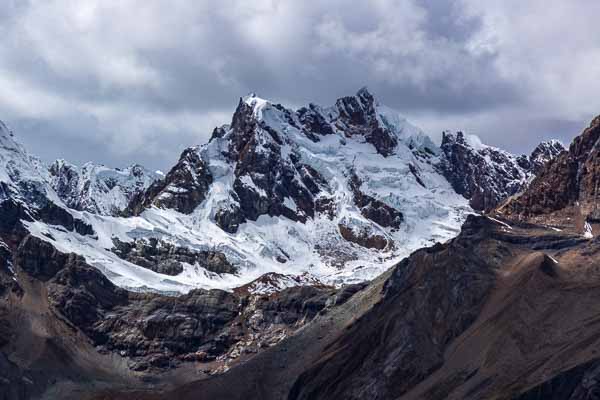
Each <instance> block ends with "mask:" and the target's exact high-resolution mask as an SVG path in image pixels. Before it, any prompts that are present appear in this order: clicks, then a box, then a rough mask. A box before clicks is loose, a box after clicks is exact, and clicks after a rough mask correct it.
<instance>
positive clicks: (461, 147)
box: [439, 132, 564, 211]
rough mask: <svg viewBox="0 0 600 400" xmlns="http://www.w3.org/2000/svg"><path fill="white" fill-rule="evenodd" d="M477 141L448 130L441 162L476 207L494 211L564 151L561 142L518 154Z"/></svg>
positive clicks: (447, 177)
mask: <svg viewBox="0 0 600 400" xmlns="http://www.w3.org/2000/svg"><path fill="white" fill-rule="evenodd" d="M477 141H478V139H476V138H473V139H472V140H470V139H469V138H468V137H467V136H465V134H463V133H462V132H457V133H456V134H451V133H447V132H444V133H443V134H442V144H441V149H442V152H443V154H444V157H443V158H442V161H441V163H440V164H439V167H440V170H441V172H442V173H443V174H444V176H445V177H446V179H448V181H449V182H450V184H451V185H452V187H453V188H454V190H455V191H456V192H457V193H458V194H461V195H463V196H464V197H465V198H467V199H469V200H470V204H471V207H473V208H474V209H476V210H486V211H487V210H491V209H493V208H494V207H496V206H497V205H498V204H499V203H500V202H501V201H502V200H504V199H506V198H508V197H510V196H512V195H514V194H516V193H518V192H520V191H521V190H523V189H524V188H525V187H526V186H527V184H528V182H529V181H530V179H532V178H533V176H535V174H538V173H540V172H541V170H542V169H543V167H544V165H545V164H546V163H548V162H550V161H552V160H553V159H554V158H556V157H557V156H558V155H559V154H560V153H561V152H562V151H563V150H564V148H563V147H562V145H561V144H560V143H559V142H558V141H550V142H543V143H541V144H540V145H538V146H537V147H536V148H535V149H534V150H533V152H532V153H531V155H530V156H525V155H522V156H518V157H517V156H514V155H512V154H509V153H507V152H505V151H503V150H500V149H497V148H495V147H490V146H485V145H481V144H480V143H478V142H477Z"/></svg>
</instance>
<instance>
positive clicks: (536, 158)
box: [529, 140, 566, 176]
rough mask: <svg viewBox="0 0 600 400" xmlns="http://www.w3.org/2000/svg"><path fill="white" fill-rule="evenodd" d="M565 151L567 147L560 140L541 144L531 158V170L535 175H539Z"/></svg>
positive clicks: (534, 150)
mask: <svg viewBox="0 0 600 400" xmlns="http://www.w3.org/2000/svg"><path fill="white" fill-rule="evenodd" d="M565 150H566V149H565V147H564V146H563V145H562V143H561V142H559V141H558V140H549V141H547V142H542V143H540V144H539V145H538V146H537V147H536V148H535V149H533V151H532V152H531V155H530V156H529V163H530V166H529V169H530V170H531V172H532V173H533V174H534V175H536V176H537V175H539V174H540V173H541V172H542V170H543V169H544V168H545V167H546V165H547V164H548V163H550V162H551V161H552V160H554V159H555V158H556V157H558V155H559V154H560V153H562V152H563V151H565Z"/></svg>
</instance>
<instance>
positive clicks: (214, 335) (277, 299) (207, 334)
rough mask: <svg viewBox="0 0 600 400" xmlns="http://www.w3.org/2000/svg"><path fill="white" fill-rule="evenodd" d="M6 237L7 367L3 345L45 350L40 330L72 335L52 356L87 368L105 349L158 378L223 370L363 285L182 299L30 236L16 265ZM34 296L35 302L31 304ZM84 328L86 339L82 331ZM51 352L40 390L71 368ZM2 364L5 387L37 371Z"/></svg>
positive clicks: (3, 338)
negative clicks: (182, 370)
mask: <svg viewBox="0 0 600 400" xmlns="http://www.w3.org/2000/svg"><path fill="white" fill-rule="evenodd" d="M3 235H4V234H2V235H0V236H3ZM0 243H1V246H0V366H3V368H4V367H7V365H10V363H8V364H7V361H6V358H5V356H6V354H9V355H10V354H11V351H13V350H11V349H13V347H10V348H6V347H3V346H4V345H6V344H14V343H15V342H18V341H19V340H21V342H23V341H26V340H31V341H32V342H31V344H30V346H41V345H40V344H38V343H37V341H39V340H42V343H43V340H44V338H40V337H39V334H37V333H36V331H35V329H42V330H44V329H47V330H50V331H51V332H55V333H56V332H63V333H62V335H64V336H69V337H68V338H67V337H61V338H60V340H57V342H56V343H53V344H52V346H54V348H53V349H52V350H51V351H52V352H53V353H52V354H53V355H52V357H54V354H56V355H57V356H60V357H63V359H65V357H66V359H67V360H71V361H70V362H74V363H76V364H77V365H84V366H85V365H87V364H86V362H85V360H86V359H87V358H89V357H98V360H100V359H102V355H109V354H112V353H115V354H116V355H117V356H118V357H124V358H126V361H127V365H128V367H129V368H130V369H131V370H133V371H135V372H136V373H140V374H142V376H147V377H149V378H152V377H156V378H157V379H158V378H159V377H160V372H161V371H167V370H170V369H176V368H179V367H185V365H186V364H187V363H196V364H195V366H196V367H198V365H202V366H203V367H202V370H203V371H205V373H220V372H223V371H224V370H226V369H228V368H229V367H230V366H232V365H234V364H236V363H238V362H243V361H244V360H246V359H248V358H251V357H253V355H254V354H256V353H259V352H261V351H263V350H264V349H267V348H269V347H272V346H274V345H276V344H277V343H279V342H280V341H281V340H283V339H285V338H286V337H288V336H291V335H293V334H294V332H295V331H297V330H298V329H299V328H301V327H303V326H304V325H306V324H308V323H309V322H310V321H311V320H312V319H314V318H315V317H316V316H317V314H319V313H320V312H322V311H324V310H326V309H327V310H329V309H332V308H333V307H336V306H338V305H341V304H343V303H345V302H346V301H347V300H348V299H349V298H350V297H351V296H352V295H353V294H355V293H356V292H357V291H359V290H360V289H361V288H363V287H364V285H362V286H361V285H359V286H353V287H346V288H344V289H339V290H338V289H335V288H332V287H329V286H324V285H318V286H295V287H288V288H285V287H282V288H280V289H279V290H277V291H267V292H261V290H260V288H258V287H257V286H256V287H254V288H255V289H257V290H248V289H246V290H238V291H236V292H226V291H222V290H201V289H198V290H193V291H191V292H189V293H188V294H186V295H182V296H179V297H170V296H164V295H159V294H151V293H146V294H144V293H132V292H128V291H126V290H123V289H120V288H118V287H116V286H115V285H113V284H112V283H111V282H110V281H109V280H108V279H107V278H106V277H105V276H104V275H103V274H102V273H101V272H100V271H98V270H97V269H96V268H93V267H91V266H89V265H87V264H86V263H85V260H84V259H83V258H82V257H79V256H77V255H75V254H64V253H61V252H59V251H57V250H56V249H54V248H53V247H52V246H51V245H50V244H48V243H46V242H44V241H42V240H40V239H38V238H36V237H33V236H31V235H29V236H26V237H24V238H23V240H22V241H21V243H20V245H18V246H17V248H16V249H15V250H14V263H13V262H12V258H13V257H12V256H11V250H10V249H9V248H8V246H7V245H5V244H4V243H3V242H0ZM6 282H15V284H18V282H23V283H24V284H25V289H24V291H23V290H21V291H20V292H19V293H17V292H14V293H13V294H11V293H10V291H7V289H9V288H10V287H9V286H6V285H5V283H6ZM40 294H43V296H40ZM7 296H10V300H8V297H7ZM25 299H27V300H26V303H27V304H24V303H23V302H25ZM46 299H47V302H46ZM8 305H10V307H6V306H8ZM28 307H29V309H28V311H27V312H25V311H24V309H27V308H28ZM24 312H25V314H23V313H24ZM38 314H39V315H38ZM36 318H38V319H37V320H36ZM39 318H41V319H39ZM21 320H22V321H34V322H35V328H33V329H32V328H31V326H30V324H29V322H28V323H25V324H21V325H19V326H17V325H15V324H14V322H15V321H21ZM31 324H33V322H31ZM64 332H67V333H68V334H67V333H64ZM78 332H81V334H83V335H85V336H79V335H80V333H78ZM17 333H18V334H17ZM18 337H22V339H18ZM82 340H83V342H82ZM88 341H89V342H90V343H91V345H92V346H93V352H94V353H95V352H98V353H99V354H98V355H97V356H93V355H90V353H89V352H88V353H78V351H80V350H81V347H85V346H87V342H88ZM21 342H19V344H18V346H20V348H21V350H19V351H24V352H26V353H27V351H28V349H27V343H25V342H23V343H21ZM23 346H24V347H23ZM65 346H66V347H65ZM5 351H8V353H5ZM87 351H90V350H89V349H88V350H87ZM63 353H64V354H63ZM65 354H68V356H66V355H65ZM34 356H35V354H34ZM45 357H46V358H44V359H43V363H44V364H43V365H45V367H44V368H49V370H48V371H47V372H46V373H45V375H44V378H43V379H44V381H42V380H41V379H42V378H41V377H38V376H37V375H36V374H35V373H33V372H31V373H28V376H29V378H28V379H30V381H31V382H30V384H31V385H38V386H37V390H40V391H43V389H44V388H45V387H47V385H50V384H52V382H51V381H52V379H55V378H56V377H62V373H63V371H60V370H56V371H54V370H53V369H52V365H56V366H58V365H59V364H60V362H59V361H57V360H55V359H54V358H52V357H50V356H45ZM77 357H82V358H77ZM17 358H18V357H17ZM104 360H106V359H104ZM103 362H104V361H103ZM111 362H113V361H111ZM48 363H50V364H48ZM52 363H54V364H52ZM79 363H82V364H79ZM197 363H200V364H197ZM3 368H0V378H2V379H0V388H5V386H3V385H5V383H7V382H8V383H9V386H8V387H9V388H11V389H10V390H13V389H12V388H14V386H13V385H12V383H11V382H12V379H13V378H14V379H17V380H19V379H20V376H21V374H22V373H23V371H25V370H28V368H29V367H28V366H27V365H20V364H16V365H14V366H13V367H11V368H12V371H13V374H12V375H15V374H16V375H15V376H16V378H15V377H13V376H12V375H7V374H6V373H5V372H6V371H5V370H4V369H3ZM7 368H8V367H7ZM86 368H90V366H89V365H87V367H86ZM82 373H84V372H83V371H82ZM85 373H91V374H92V376H93V373H98V371H97V370H95V369H94V367H92V369H91V370H87V371H86V372H85ZM85 373H84V375H85ZM53 376H54V377H55V378H52V377H53ZM98 378H100V377H98ZM6 379H8V381H5V380H6ZM88 379H89V378H88ZM188 379H189V378H188ZM75 382H76V383H77V382H80V381H75ZM138 384H139V382H138ZM7 390H8V389H7ZM3 393H6V392H3ZM11 393H12V392H11ZM22 393H25V392H22ZM11 396H12V397H8V398H9V399H11V400H12V399H19V400H21V399H27V398H30V397H31V394H27V395H26V394H21V395H20V396H16V397H15V396H13V395H11Z"/></svg>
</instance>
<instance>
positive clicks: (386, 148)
mask: <svg viewBox="0 0 600 400" xmlns="http://www.w3.org/2000/svg"><path fill="white" fill-rule="evenodd" d="M335 106H336V108H337V110H338V112H339V117H338V119H337V120H336V121H335V125H336V127H337V128H338V129H339V130H340V131H342V132H344V134H345V135H347V136H354V135H361V136H364V138H365V140H366V141H367V143H371V144H372V145H373V146H375V148H376V149H377V152H378V153H379V154H381V155H383V156H389V155H390V154H392V153H393V151H394V149H395V148H396V146H397V145H398V139H396V137H395V136H394V135H393V134H392V133H391V132H390V131H389V129H387V128H386V127H385V126H381V124H380V123H379V121H378V120H377V116H376V113H375V99H374V98H373V95H372V94H371V93H369V91H368V90H367V88H362V89H360V90H359V91H358V93H357V94H356V96H350V97H342V98H341V99H339V100H337V101H336V103H335Z"/></svg>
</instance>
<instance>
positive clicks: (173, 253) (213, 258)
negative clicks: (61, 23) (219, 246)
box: [112, 238, 237, 275]
mask: <svg viewBox="0 0 600 400" xmlns="http://www.w3.org/2000/svg"><path fill="white" fill-rule="evenodd" d="M113 243H114V244H115V247H114V248H113V249H112V251H113V252H114V253H115V254H116V255H118V256H119V257H120V258H122V259H124V260H127V261H129V262H131V263H133V264H136V265H139V266H140V267H144V268H148V269H150V270H152V271H154V272H158V273H160V274H165V275H178V274H180V273H181V272H183V265H182V264H181V263H183V262H185V263H187V264H191V265H199V266H200V267H202V268H205V269H206V270H207V271H210V272H215V273H217V274H235V273H236V272H237V268H236V267H234V266H233V265H231V263H229V261H227V258H226V257H225V254H223V253H221V252H218V251H214V250H202V251H197V250H192V249H189V248H186V247H178V246H176V245H174V244H170V243H165V242H163V241H161V240H158V239H154V238H151V239H148V240H145V239H136V240H133V241H132V242H121V241H120V240H118V239H117V238H113Z"/></svg>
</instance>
